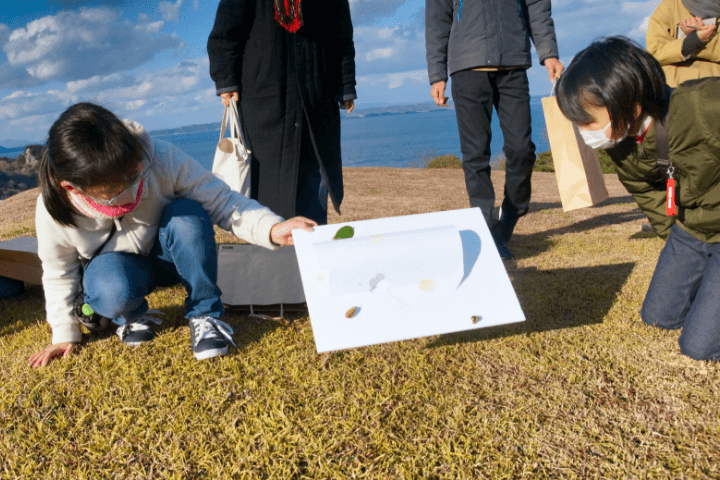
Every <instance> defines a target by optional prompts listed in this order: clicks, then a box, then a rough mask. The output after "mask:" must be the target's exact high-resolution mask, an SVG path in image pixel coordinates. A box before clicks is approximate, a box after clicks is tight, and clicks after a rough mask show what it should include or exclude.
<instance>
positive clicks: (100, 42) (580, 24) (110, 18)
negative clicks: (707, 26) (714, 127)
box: [0, 0, 659, 145]
mask: <svg viewBox="0 0 720 480" xmlns="http://www.w3.org/2000/svg"><path fill="white" fill-rule="evenodd" d="M305 1H318V0H305ZM466 1H467V0H466ZM471 1H481V0H471ZM2 3H3V6H2V9H0V47H1V48H2V51H0V145H3V141H4V140H8V139H28V140H32V141H44V139H45V137H46V135H47V130H48V128H49V127H50V125H51V124H52V122H53V121H54V120H55V119H56V118H57V117H58V115H59V114H60V113H61V112H62V111H64V110H65V109H66V108H67V107H68V106H70V105H72V104H73V103H76V102H80V101H92V102H95V103H99V104H101V105H104V106H105V107H107V108H109V109H110V110H112V111H113V112H115V113H116V114H117V115H118V116H120V117H123V118H133V119H134V120H137V121H139V122H140V123H142V124H144V125H145V126H146V128H148V129H149V130H155V129H161V128H174V127H179V126H184V125H190V124H197V123H208V122H214V121H219V120H220V118H221V116H222V105H221V104H220V101H219V100H218V98H217V97H216V95H215V88H214V84H213V82H212V80H211V79H210V76H209V73H208V69H209V64H208V58H207V52H206V48H205V46H206V41H207V35H208V34H209V32H210V30H211V29H212V25H213V21H214V18H215V12H216V9H217V4H218V0H167V1H165V0H162V1H161V0H94V1H87V0H2ZM658 3H659V0H649V1H640V2H628V1H622V0H557V1H554V2H553V4H552V5H553V19H554V20H555V29H556V34H557V36H558V44H559V50H560V60H561V61H562V62H563V63H564V64H566V65H567V64H568V62H569V61H570V60H571V59H572V57H573V55H574V54H576V53H577V52H578V51H580V50H581V49H582V48H584V47H585V46H587V44H588V43H589V42H590V41H592V40H593V39H595V38H598V37H601V36H604V35H611V34H622V35H626V36H629V37H631V38H633V39H635V40H637V41H639V42H640V43H641V44H643V45H644V43H645V30H646V26H647V20H648V17H649V16H650V15H651V14H652V12H653V11H654V9H655V7H656V6H657V4H658ZM424 6H425V2H424V0H350V8H351V12H352V16H353V23H354V27H355V28H354V35H355V50H356V65H357V81H358V100H357V101H356V108H363V107H370V106H378V105H394V104H407V103H420V102H426V101H430V100H431V99H430V95H429V92H430V87H429V85H428V80H427V71H426V63H425V37H424V15H425V13H424V8H425V7H424ZM533 55H534V53H533ZM534 62H535V64H534V66H533V68H531V69H530V70H529V71H528V75H529V78H530V86H531V94H532V95H545V94H548V93H549V92H550V89H551V84H550V82H549V80H548V78H547V71H546V70H545V68H544V67H541V66H540V65H539V64H538V63H537V58H535V59H534Z"/></svg>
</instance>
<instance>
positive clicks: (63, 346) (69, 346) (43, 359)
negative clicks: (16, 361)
mask: <svg viewBox="0 0 720 480" xmlns="http://www.w3.org/2000/svg"><path fill="white" fill-rule="evenodd" d="M77 346H78V344H77V343H72V342H65V343H58V344H55V345H50V346H49V347H46V348H44V349H43V350H41V351H39V352H37V353H34V354H32V355H30V358H29V359H28V363H29V364H30V366H31V367H33V368H37V367H44V366H45V365H47V364H48V363H49V362H50V360H52V359H53V358H55V357H63V358H66V357H69V356H70V354H72V353H73V352H74V351H75V350H76V349H77Z"/></svg>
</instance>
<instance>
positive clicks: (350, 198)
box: [0, 169, 720, 479]
mask: <svg viewBox="0 0 720 480" xmlns="http://www.w3.org/2000/svg"><path fill="white" fill-rule="evenodd" d="M494 175H496V181H497V182H500V181H501V180H502V172H494ZM534 179H535V180H534V182H535V183H534V185H535V189H534V197H533V198H534V202H533V204H532V210H531V212H530V213H529V214H528V215H527V216H526V217H525V218H524V219H523V220H521V222H520V224H519V225H518V228H517V234H516V236H515V237H514V238H513V241H512V242H511V244H510V247H511V248H512V250H513V251H514V252H515V253H516V255H517V256H518V261H517V264H516V266H514V267H512V266H510V267H509V274H510V277H511V280H512V283H513V285H514V287H515V289H516V292H517V294H518V297H519V299H520V303H521V305H522V307H523V310H524V312H525V315H526V316H527V321H526V322H524V323H521V324H515V325H510V326H504V327H495V328H490V329H479V330H476V331H473V332H465V333H459V334H451V335H444V336H439V337H431V338H424V339H418V340H412V341H405V342H399V343H392V344H387V345H379V346H373V347H367V348H361V349H356V350H351V351H343V352H337V353H332V354H323V355H318V354H317V353H316V352H315V347H314V343H313V337H312V330H311V326H310V322H309V319H308V318H307V317H292V318H289V319H287V320H286V321H283V322H274V321H257V320H254V319H248V318H247V317H246V316H245V315H242V314H237V313H232V312H231V313H229V314H228V316H227V318H226V320H227V321H228V323H230V324H231V325H232V326H233V327H234V328H235V329H236V332H238V333H237V334H236V335H235V340H236V342H237V344H238V346H237V348H234V349H231V350H230V353H229V355H228V356H226V357H223V358H218V359H213V360H209V361H204V362H196V361H195V360H194V359H193V357H192V353H191V351H190V345H189V334H188V328H187V326H186V324H185V321H184V320H183V318H182V305H183V298H184V292H183V291H182V289H180V288H169V289H162V290H159V291H156V292H155V293H153V294H152V295H151V297H150V306H151V308H157V309H160V310H163V311H164V312H166V315H165V318H164V323H163V325H162V327H160V329H159V334H158V336H157V338H156V339H155V341H153V342H152V344H151V345H147V346H143V347H138V348H134V349H132V348H127V347H124V346H123V345H122V344H121V343H120V342H119V340H118V339H117V337H114V336H106V337H105V338H97V337H95V338H90V337H88V340H87V342H85V344H84V347H83V348H82V349H81V350H80V353H79V354H77V355H75V356H73V357H72V358H69V359H65V360H62V361H55V362H53V363H51V365H50V366H48V367H46V368H43V369H39V370H31V369H29V368H28V367H27V357H28V356H29V355H30V354H31V353H32V352H34V351H36V350H38V349H40V348H42V347H43V346H45V345H46V344H47V343H48V342H49V341H50V329H49V327H48V326H47V325H46V323H45V319H44V312H43V298H42V289H41V288H40V287H39V286H33V287H30V288H29V290H28V291H27V292H26V293H25V294H23V295H22V296H21V297H20V298H18V299H14V300H9V301H4V302H3V303H2V304H1V305H0V352H1V353H0V355H1V356H2V357H1V358H2V359H3V363H4V365H3V368H2V371H1V372H0V385H2V387H0V452H1V453H0V478H12V479H16V478H32V479H35V478H93V479H95V478H122V479H135V478H138V479H139V478H178V479H180V478H183V479H185V478H196V479H199V478H213V479H216V478H281V479H286V478H298V479H299V478H328V479H335V478H372V479H375V478H382V479H385V478H391V479H395V478H423V479H425V478H438V479H439V478H443V479H458V478H460V479H465V478H488V479H502V478H533V479H535V478H673V479H675V478H720V467H718V459H719V458H720V421H719V418H720V408H719V407H720V401H719V400H718V398H719V397H720V388H719V387H718V385H719V384H720V383H719V382H718V380H720V368H718V366H717V365H716V364H708V363H705V362H696V361H693V360H690V359H688V358H685V357H683V356H682V355H680V353H679V349H678V346H677V337H678V332H670V331H662V330H659V329H654V328H650V327H646V326H644V325H643V324H642V322H641V321H640V318H639V315H638V311H639V309H640V305H641V303H642V300H643V296H644V294H645V291H646V289H647V286H648V283H649V281H650V277H651V275H652V271H653V268H654V266H655V261H656V258H657V255H658V253H659V251H660V249H661V248H662V241H661V240H659V239H658V238H655V237H653V236H651V235H648V234H642V233H640V225H641V224H642V223H643V221H644V216H643V215H642V213H641V212H640V211H639V210H638V209H637V208H636V206H635V205H634V203H633V202H632V199H631V198H630V197H628V196H626V194H624V193H623V190H622V189H621V187H619V185H618V184H617V179H616V178H614V177H612V176H607V177H606V179H607V181H608V184H609V187H610V191H611V195H612V198H611V199H610V200H608V201H606V202H605V203H603V204H602V205H601V206H599V207H597V208H590V209H584V210H580V211H575V212H569V213H563V212H562V210H561V209H560V205H559V199H558V194H557V190H556V187H555V184H554V181H553V174H546V173H538V174H535V176H534ZM346 182H347V198H346V201H345V202H344V204H343V205H344V210H343V216H342V217H338V216H337V215H335V216H333V217H332V221H333V222H341V221H343V222H344V221H351V220H359V219H365V218H375V217H381V216H395V215H404V214H411V213H420V212H426V211H438V210H447V209H456V208H465V207H467V198H466V195H465V189H464V182H463V177H462V172H461V171H459V170H420V169H418V170H412V169H402V170H393V169H348V170H347V171H346ZM498 186H499V184H498ZM498 191H502V190H501V189H498ZM23 195H25V196H24V197H20V198H15V197H14V198H11V199H8V200H5V201H3V202H1V203H0V233H4V237H5V238H8V237H12V236H16V235H21V234H32V221H31V219H30V218H29V215H31V213H32V208H29V209H28V207H27V205H28V204H29V203H31V200H32V199H33V196H35V195H36V193H33V192H29V193H27V194H23ZM23 205H24V207H23V208H25V210H26V211H25V213H24V214H23V213H22V209H21V206H23ZM438 321H442V318H438Z"/></svg>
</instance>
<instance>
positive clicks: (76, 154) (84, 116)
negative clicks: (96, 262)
mask: <svg viewBox="0 0 720 480" xmlns="http://www.w3.org/2000/svg"><path fill="white" fill-rule="evenodd" d="M144 154H145V149H144V147H143V145H142V143H141V142H140V140H138V138H137V137H136V136H135V135H133V133H132V132H130V130H128V128H127V127H126V126H125V125H124V124H123V123H122V121H120V119H118V118H117V117H116V116H115V115H114V114H113V113H112V112H110V111H109V110H107V109H105V108H103V107H101V106H99V105H94V104H92V103H78V104H75V105H73V106H71V107H70V108H68V109H67V110H65V112H63V114H62V115H60V118H58V119H57V120H56V121H55V123H54V124H53V126H52V127H50V133H49V136H48V141H47V150H46V151H45V154H44V155H43V158H42V160H41V161H40V170H39V173H38V177H39V181H40V187H41V189H42V196H43V201H44V202H45V207H46V208H47V210H48V213H50V216H51V217H52V218H54V219H55V221H56V222H58V223H59V224H60V225H68V226H76V224H75V220H74V219H73V215H72V208H71V207H70V203H69V200H68V198H67V195H68V193H67V192H66V191H65V189H64V188H63V187H62V186H61V185H60V182H61V181H63V180H65V181H66V182H69V183H72V184H73V185H76V186H77V187H78V188H80V189H83V190H84V189H85V188H87V187H89V186H91V185H94V184H99V183H118V182H125V181H128V180H130V179H129V178H128V174H127V172H128V171H129V170H130V169H131V168H132V166H133V165H137V164H138V162H140V161H142V159H143V155H144Z"/></svg>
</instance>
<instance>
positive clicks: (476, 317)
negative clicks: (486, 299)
mask: <svg viewBox="0 0 720 480" xmlns="http://www.w3.org/2000/svg"><path fill="white" fill-rule="evenodd" d="M470 318H471V319H472V322H473V324H476V323H478V322H479V321H480V317H478V316H477V315H473V316H472V317H470Z"/></svg>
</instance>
